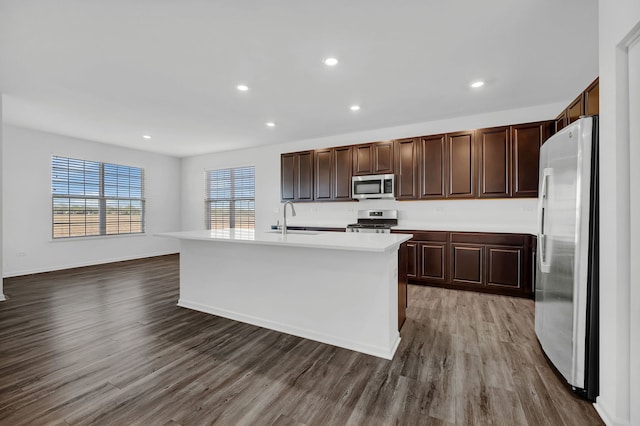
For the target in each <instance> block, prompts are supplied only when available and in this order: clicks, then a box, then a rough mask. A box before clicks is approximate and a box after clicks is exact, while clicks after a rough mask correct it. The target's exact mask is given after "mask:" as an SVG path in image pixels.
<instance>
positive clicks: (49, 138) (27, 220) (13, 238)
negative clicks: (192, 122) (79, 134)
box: [2, 125, 180, 277]
mask: <svg viewBox="0 0 640 426" xmlns="http://www.w3.org/2000/svg"><path fill="white" fill-rule="evenodd" d="M52 155H61V156H67V157H73V158H80V159H85V160H93V161H104V162H110V163H116V164H124V165H130V166H136V167H142V168H144V170H145V199H146V214H145V217H146V234H145V235H127V236H113V237H91V238H86V239H85V238H82V239H68V240H55V241H54V240H52V239H51V156H52ZM3 160H4V161H3V163H2V174H3V178H4V187H3V194H2V195H3V199H4V240H3V246H4V258H3V263H4V276H5V277H8V276H15V275H22V274H27V273H35V272H42V271H51V270H56V269H64V268H70V267H76V266H85V265H93V264H99V263H107V262H112V261H118V260H126V259H134V258H141V257H147V256H154V255H161V254H168V253H175V252H177V251H178V243H177V241H173V240H170V239H164V238H156V237H153V236H152V235H153V234H154V233H157V232H165V231H175V230H177V229H179V228H180V206H179V199H178V193H179V191H180V183H179V182H180V160H179V159H177V158H174V157H169V156H165V155H160V154H153V153H150V152H143V151H137V150H132V149H127V148H122V147H116V146H113V145H106V144H101V143H97V142H91V141H86V140H80V139H74V138H70V137H66V136H60V135H54V134H50V133H43V132H39V131H35V130H30V129H24V128H19V127H14V126H8V125H5V126H4V158H3Z"/></svg>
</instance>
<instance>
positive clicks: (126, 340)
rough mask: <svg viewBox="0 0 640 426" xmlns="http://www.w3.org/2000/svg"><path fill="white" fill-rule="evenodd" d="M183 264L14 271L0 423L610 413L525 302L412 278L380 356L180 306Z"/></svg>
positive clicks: (3, 335) (167, 260) (543, 417)
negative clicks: (576, 383)
mask: <svg viewBox="0 0 640 426" xmlns="http://www.w3.org/2000/svg"><path fill="white" fill-rule="evenodd" d="M178 276H179V271H178V257H177V256H163V257H157V258H152V259H145V260H136V261H130V262H121V263H116V264H110V265H103V266H95V267H88V268H80V269H74V270H68V271H60V272H51V273H46V274H38V275H30V276H24V277H17V278H9V279H6V280H5V293H6V295H7V296H8V297H9V300H8V301H6V302H2V303H0V424H2V425H12V426H14V425H15V426H17V425H23V424H25V425H26V424H29V425H39V424H54V425H55V424H61V425H65V424H71V425H84V424H109V425H111V424H113V425H129V424H139V425H169V424H174V425H176V424H181V425H200V424H225V425H227V424H228V425H235V424H247V425H248V424H252V425H263V424H264V425H303V424H307V425H333V424H337V425H341V424H361V425H378V424H402V425H404V424H423V425H449V424H456V425H458V424H465V425H466V424H479V425H489V424H491V425H581V426H582V425H599V424H602V423H601V421H600V419H599V418H598V416H597V415H596V413H595V411H594V409H593V407H592V406H591V404H589V403H587V402H585V401H582V400H579V399H577V398H575V397H573V396H572V395H571V394H570V393H569V392H568V391H567V390H566V389H565V388H564V387H563V386H562V384H561V383H560V381H559V379H558V378H557V377H556V376H555V375H554V373H553V372H552V370H551V368H550V367H549V366H548V365H547V363H546V361H545V359H544V358H543V355H542V353H541V351H540V349H539V347H538V344H537V342H536V340H535V336H534V333H533V302H532V301H530V300H525V299H516V298H509V297H504V296H493V295H488V294H479V293H468V292H460V291H455V290H447V289H439V288H428V287H418V286H409V308H408V310H407V321H406V323H405V325H404V328H403V329H402V332H401V336H402V342H401V344H400V348H399V349H398V352H397V353H396V356H395V358H394V359H393V360H392V361H387V360H383V359H379V358H375V357H372V356H368V355H364V354H360V353H357V352H352V351H349V350H346V349H340V348H336V347H333V346H329V345H325V344H321V343H317V342H313V341H311V340H305V339H301V338H298V337H293V336H289V335H286V334H282V333H278V332H275V331H270V330H265V329H262V328H258V327H255V326H251V325H246V324H241V323H237V322H234V321H230V320H226V319H223V318H218V317H215V316H212V315H207V314H203V313H199V312H195V311H190V310H187V309H183V308H179V307H177V306H176V302H177V299H178ZM363 296H364V297H366V295H363ZM247 297H251V295H247Z"/></svg>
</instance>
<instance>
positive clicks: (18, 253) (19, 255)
mask: <svg viewBox="0 0 640 426" xmlns="http://www.w3.org/2000/svg"><path fill="white" fill-rule="evenodd" d="M26 255H27V253H26V252H24V251H19V252H17V253H16V256H18V257H24V256H26Z"/></svg>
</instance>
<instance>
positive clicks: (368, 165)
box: [353, 143, 373, 176]
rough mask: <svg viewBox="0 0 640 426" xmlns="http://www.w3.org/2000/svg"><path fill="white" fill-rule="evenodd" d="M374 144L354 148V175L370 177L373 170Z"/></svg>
mask: <svg viewBox="0 0 640 426" xmlns="http://www.w3.org/2000/svg"><path fill="white" fill-rule="evenodd" d="M372 145H373V144H370V143H365V144H362V145H356V146H354V147H353V175H354V176H359V175H370V174H371V173H372V172H371V171H372V170H373V146H372Z"/></svg>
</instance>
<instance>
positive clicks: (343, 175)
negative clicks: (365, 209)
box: [332, 146, 353, 201]
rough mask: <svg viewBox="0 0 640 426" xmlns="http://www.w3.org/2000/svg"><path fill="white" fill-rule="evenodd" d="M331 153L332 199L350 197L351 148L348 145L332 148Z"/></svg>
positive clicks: (349, 198)
mask: <svg viewBox="0 0 640 426" xmlns="http://www.w3.org/2000/svg"><path fill="white" fill-rule="evenodd" d="M334 150H335V151H334V154H333V170H334V174H333V194H332V195H333V199H334V200H349V201H352V199H351V176H352V162H353V159H352V157H353V150H352V149H351V147H350V146H342V147H339V148H334Z"/></svg>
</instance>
